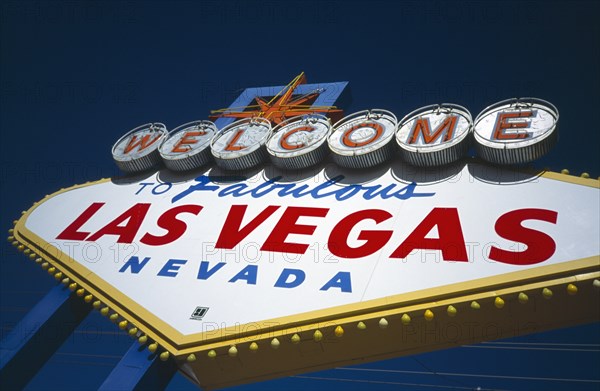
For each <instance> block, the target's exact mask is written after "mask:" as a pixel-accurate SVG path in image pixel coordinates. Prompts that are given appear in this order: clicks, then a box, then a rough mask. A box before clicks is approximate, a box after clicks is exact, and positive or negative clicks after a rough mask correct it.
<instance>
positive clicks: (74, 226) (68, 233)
mask: <svg viewBox="0 0 600 391" xmlns="http://www.w3.org/2000/svg"><path fill="white" fill-rule="evenodd" d="M103 205H104V202H94V203H93V204H92V205H90V206H88V208H87V209H86V210H84V211H83V213H82V214H81V215H80V216H79V217H78V218H76V219H75V221H73V222H72V223H71V224H70V225H69V226H68V227H67V228H65V230H64V231H62V232H61V233H60V234H59V235H58V236H57V237H56V239H62V240H85V238H87V236H88V235H89V234H90V233H89V232H80V231H78V230H79V228H81V226H82V225H84V224H85V223H86V222H87V221H88V220H89V219H90V218H91V217H92V216H93V215H94V214H96V212H97V211H98V210H99V209H100V208H102V206H103Z"/></svg>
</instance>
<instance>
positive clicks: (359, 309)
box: [9, 74, 600, 388]
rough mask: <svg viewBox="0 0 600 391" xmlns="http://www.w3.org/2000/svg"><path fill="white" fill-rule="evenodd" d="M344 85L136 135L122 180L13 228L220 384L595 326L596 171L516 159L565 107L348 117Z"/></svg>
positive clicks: (526, 102)
mask: <svg viewBox="0 0 600 391" xmlns="http://www.w3.org/2000/svg"><path fill="white" fill-rule="evenodd" d="M347 84H348V83H346V82H343V83H322V84H306V79H305V76H304V74H301V75H299V76H298V77H296V78H295V79H294V80H292V82H290V84H288V85H287V86H283V87H263V88H249V89H247V90H246V91H244V93H243V94H242V95H241V96H240V97H239V98H238V99H237V100H236V102H234V103H233V104H232V106H231V107H229V108H227V109H222V110H216V111H215V112H213V113H212V116H211V117H210V119H212V120H213V121H214V122H213V121H210V120H198V121H194V122H190V123H186V124H184V125H181V126H179V127H176V128H174V129H173V130H171V131H168V130H167V127H166V126H165V125H164V124H162V123H150V124H146V125H142V126H140V127H137V128H135V129H133V130H132V131H130V132H128V133H126V134H125V135H124V136H123V137H121V138H119V139H118V140H117V141H116V143H115V144H114V146H113V150H112V153H113V158H114V160H115V162H116V164H117V165H118V166H119V167H120V168H121V169H122V170H123V171H124V173H125V174H126V175H125V176H123V177H118V178H108V179H102V180H98V181H95V182H92V183H87V184H83V185H76V186H73V187H71V188H68V189H63V190H61V191H59V192H57V193H55V194H52V195H49V196H46V197H45V198H44V199H43V200H42V201H40V202H39V203H36V204H35V205H34V206H33V207H31V208H30V209H29V210H28V211H26V213H24V214H23V216H22V217H21V218H20V220H18V222H17V223H16V225H15V228H14V231H11V237H10V238H9V240H11V241H12V242H13V244H15V246H17V247H18V248H19V249H20V250H22V251H24V252H25V253H26V254H27V255H28V256H29V257H30V258H31V259H33V260H35V261H36V262H38V263H40V264H41V265H42V267H43V268H44V269H45V270H47V271H48V272H49V273H50V274H52V275H53V276H54V277H55V278H56V279H57V280H59V281H62V282H63V283H65V284H67V285H69V287H70V288H71V289H72V290H73V291H74V292H75V293H76V294H77V295H79V296H81V297H82V298H83V299H84V300H85V301H86V302H88V303H89V305H91V306H93V307H94V308H96V309H98V310H99V311H101V313H102V314H103V315H106V316H107V317H109V318H110V319H111V320H113V321H114V322H116V323H117V324H118V326H119V327H120V328H121V329H123V330H126V331H127V332H128V333H129V334H130V335H131V336H132V337H135V338H138V339H139V341H140V343H141V344H142V345H144V344H145V345H147V346H148V349H149V351H150V352H151V353H153V354H157V355H160V358H161V359H162V360H164V361H166V360H175V361H176V362H177V363H178V365H179V366H180V369H181V371H182V372H183V373H184V374H186V376H188V377H189V378H190V379H191V380H192V381H194V382H196V383H197V384H199V385H200V386H202V387H205V388H219V387H223V386H229V385H235V384H240V383H245V382H251V381H258V380H263V379H268V378H272V377H277V376H285V375H290V374H294V373H300V372H305V371H312V370H317V369H322V368H328V367H332V366H337V365H342V364H347V363H359V362H364V361H370V360H376V359H383V358H387V357H394V356H399V355H405V354H413V353H417V352H422V351H429V350H435V349H442V348H447V347H451V346H457V345H461V344H464V343H475V342H480V341H484V340H490V339H497V338H502V337H507V336H514V335H519V334H524V333H530V332H535V331H540V330H544V329H549V328H555V327H562V326H566V325H571V324H578V323H584V322H590V321H594V320H598V318H599V311H598V308H599V306H598V304H599V303H598V287H600V281H599V280H598V279H599V277H600V265H599V264H600V262H599V250H598V237H600V228H599V220H600V219H599V217H600V211H599V205H600V203H599V202H598V200H599V192H598V181H597V180H594V179H587V178H578V177H572V176H568V175H564V174H558V173H551V172H534V171H531V170H527V169H516V168H513V167H514V166H515V165H522V164H523V163H527V162H531V161H533V160H535V159H538V158H540V157H541V156H543V155H544V154H545V153H547V152H548V151H549V150H550V149H551V148H552V147H553V146H554V144H555V143H556V141H557V132H558V129H557V124H558V119H559V115H558V110H557V109H556V108H555V107H554V106H553V105H552V104H550V103H548V102H546V101H543V100H541V99H535V98H524V99H511V100H505V101H501V102H499V103H497V104H494V105H492V106H490V107H488V108H487V109H485V110H484V111H483V112H481V113H480V114H479V115H478V116H477V117H476V118H475V119H473V118H472V116H471V114H470V113H469V111H468V110H467V109H466V108H464V107H461V106H459V105H456V104H439V105H432V106H427V107H423V108H420V109H417V110H414V111H412V112H410V113H409V114H407V115H405V116H404V117H403V118H402V119H400V120H398V118H397V117H396V115H395V114H393V113H391V112H389V111H387V110H381V109H369V110H364V111H360V112H357V113H353V114H350V115H348V116H346V117H343V114H342V111H341V109H340V108H339V106H336V105H335V104H336V103H337V104H338V105H339V104H340V102H342V101H343V99H344V97H345V94H347V88H346V87H347ZM342 117H343V118H342ZM469 151H475V154H476V155H477V157H476V158H469V157H468V154H469Z"/></svg>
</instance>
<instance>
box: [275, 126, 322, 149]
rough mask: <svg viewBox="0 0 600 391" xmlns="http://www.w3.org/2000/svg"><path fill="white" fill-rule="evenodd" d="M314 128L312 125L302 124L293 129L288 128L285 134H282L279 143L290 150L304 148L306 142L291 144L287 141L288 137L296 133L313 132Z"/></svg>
mask: <svg viewBox="0 0 600 391" xmlns="http://www.w3.org/2000/svg"><path fill="white" fill-rule="evenodd" d="M313 130H315V129H314V128H313V127H312V126H300V127H297V128H294V129H292V130H288V131H287V132H286V133H285V134H284V135H283V136H281V139H280V140H279V145H280V146H281V148H283V149H285V150H288V151H291V150H294V149H298V148H302V147H304V143H302V142H299V143H296V144H290V143H288V141H287V139H288V137H290V136H291V135H292V134H294V133H298V132H312V131H313Z"/></svg>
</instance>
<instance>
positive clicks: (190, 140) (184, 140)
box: [171, 130, 206, 152]
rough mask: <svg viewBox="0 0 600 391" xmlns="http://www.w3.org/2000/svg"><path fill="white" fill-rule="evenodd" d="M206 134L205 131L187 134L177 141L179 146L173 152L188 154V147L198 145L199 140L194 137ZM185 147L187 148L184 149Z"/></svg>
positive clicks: (176, 145)
mask: <svg viewBox="0 0 600 391" xmlns="http://www.w3.org/2000/svg"><path fill="white" fill-rule="evenodd" d="M205 134H206V132H205V131H203V130H202V131H197V132H186V133H185V134H184V135H183V137H182V138H180V139H179V141H177V144H175V146H174V147H173V149H172V150H171V152H187V151H189V150H190V147H188V146H189V145H190V144H196V143H197V142H198V140H196V139H194V138H193V137H198V136H204V135H205ZM184 145H185V147H183V146H184Z"/></svg>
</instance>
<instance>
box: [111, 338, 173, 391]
mask: <svg viewBox="0 0 600 391" xmlns="http://www.w3.org/2000/svg"><path fill="white" fill-rule="evenodd" d="M176 372H177V365H176V364H175V360H167V361H166V362H162V361H160V359H159V356H158V354H156V353H150V352H149V351H148V349H146V346H143V345H140V344H138V343H136V342H134V343H133V345H132V346H131V348H129V350H128V351H127V353H125V355H124V356H123V358H122V359H121V361H119V363H118V364H117V366H115V368H114V369H113V371H112V372H111V373H110V375H108V377H107V378H106V380H105V381H104V383H102V385H101V386H100V388H99V390H103V391H114V390H123V391H127V390H162V389H165V388H166V387H167V385H168V384H169V382H170V381H171V378H173V376H174V375H175V373H176Z"/></svg>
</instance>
